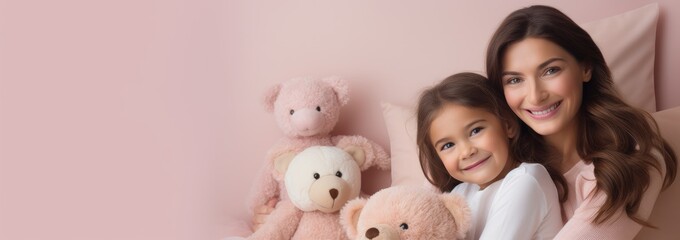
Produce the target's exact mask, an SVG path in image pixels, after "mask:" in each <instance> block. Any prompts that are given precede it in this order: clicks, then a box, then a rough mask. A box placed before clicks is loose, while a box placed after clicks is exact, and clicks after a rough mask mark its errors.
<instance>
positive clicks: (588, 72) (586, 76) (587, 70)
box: [581, 63, 593, 82]
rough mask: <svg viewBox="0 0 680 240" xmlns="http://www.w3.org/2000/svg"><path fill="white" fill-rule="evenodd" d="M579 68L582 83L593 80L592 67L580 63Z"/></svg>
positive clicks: (588, 64)
mask: <svg viewBox="0 0 680 240" xmlns="http://www.w3.org/2000/svg"><path fill="white" fill-rule="evenodd" d="M581 66H582V67H583V82H590V79H591V78H593V65H592V64H590V63H582V64H581Z"/></svg>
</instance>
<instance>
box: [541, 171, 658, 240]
mask: <svg viewBox="0 0 680 240" xmlns="http://www.w3.org/2000/svg"><path fill="white" fill-rule="evenodd" d="M660 164H661V165H660V166H661V169H662V170H663V171H662V173H661V174H659V171H657V170H656V169H655V168H652V169H651V171H650V177H651V181H650V185H649V188H647V191H646V192H645V193H644V196H643V198H642V202H641V203H640V209H639V211H638V216H640V217H641V218H642V219H648V218H649V215H650V214H651V213H652V209H653V207H654V203H655V202H656V198H657V197H658V196H659V192H660V191H661V184H662V180H663V176H664V175H665V174H666V171H665V169H666V166H665V163H664V161H660ZM593 170H594V166H593V165H592V164H586V163H585V162H583V161H579V162H578V163H577V164H576V165H575V166H574V167H572V168H571V169H570V170H569V171H567V172H566V173H564V178H565V179H566V180H567V184H568V185H569V196H568V199H567V201H566V202H565V203H564V204H562V207H563V210H564V212H565V214H566V216H563V217H566V219H565V225H564V227H563V228H562V230H560V232H559V233H558V234H557V236H555V238H554V239H616V240H621V239H633V238H634V237H635V236H636V235H637V234H638V232H640V230H641V229H642V226H641V225H640V224H638V223H636V222H634V221H633V220H632V219H630V218H629V217H628V216H627V215H626V214H625V212H624V211H623V210H620V211H619V212H618V213H617V214H616V215H614V216H613V217H611V218H610V219H608V220H607V221H605V222H604V223H602V224H599V225H595V224H593V223H592V219H593V218H594V217H595V214H597V210H598V209H600V206H602V204H603V203H604V200H605V197H606V195H605V194H604V193H598V194H594V193H593V194H591V192H592V191H593V189H594V188H595V184H596V181H595V175H594V172H593ZM651 224H652V225H654V223H651Z"/></svg>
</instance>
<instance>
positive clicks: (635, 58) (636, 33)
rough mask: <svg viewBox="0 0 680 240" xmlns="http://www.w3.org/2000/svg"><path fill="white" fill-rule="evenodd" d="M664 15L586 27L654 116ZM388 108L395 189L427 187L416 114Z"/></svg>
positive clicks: (655, 10)
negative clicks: (659, 20)
mask: <svg viewBox="0 0 680 240" xmlns="http://www.w3.org/2000/svg"><path fill="white" fill-rule="evenodd" d="M658 16H659V6H658V4H656V3H654V4H649V5H646V6H644V7H641V8H638V9H635V10H632V11H629V12H626V13H622V14H619V15H616V16H612V17H608V18H605V19H602V20H598V21H594V22H590V23H587V24H583V25H582V26H583V28H584V29H585V30H586V31H588V33H589V34H590V35H591V36H592V37H593V39H594V40H595V42H596V43H597V44H598V46H599V47H600V49H601V50H602V52H603V54H604V57H605V60H606V61H607V64H608V65H609V67H610V68H611V71H612V75H613V77H614V83H615V85H616V86H617V87H618V89H619V92H620V93H621V95H622V96H623V97H624V99H625V100H626V101H627V102H628V103H629V104H631V105H633V106H637V107H640V108H642V109H644V110H646V111H648V112H655V111H656V100H655V94H654V46H655V45H654V43H655V41H656V22H657V18H658ZM480 54H483V53H480ZM460 57H464V56H460ZM452 69H456V67H455V66H454V67H452ZM479 69H483V68H481V67H480V68H479ZM451 74H453V73H451ZM382 107H383V117H384V120H385V125H386V126H387V132H388V134H389V139H390V149H391V157H392V185H393V186H396V185H404V184H422V183H423V181H426V179H425V177H424V176H423V172H422V170H421V168H420V163H419V161H418V152H417V147H416V144H415V139H416V121H417V120H416V118H415V113H414V111H413V110H412V109H411V108H405V107H400V106H396V105H393V104H390V103H383V104H382Z"/></svg>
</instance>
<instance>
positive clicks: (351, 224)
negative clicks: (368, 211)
mask: <svg viewBox="0 0 680 240" xmlns="http://www.w3.org/2000/svg"><path fill="white" fill-rule="evenodd" d="M366 202H368V200H367V199H365V198H356V199H354V200H351V201H349V202H347V203H346V204H345V206H344V207H342V210H340V223H341V224H342V226H343V227H344V228H345V233H347V236H348V237H349V238H350V239H356V237H357V227H358V226H359V216H361V211H362V210H363V209H364V206H366Z"/></svg>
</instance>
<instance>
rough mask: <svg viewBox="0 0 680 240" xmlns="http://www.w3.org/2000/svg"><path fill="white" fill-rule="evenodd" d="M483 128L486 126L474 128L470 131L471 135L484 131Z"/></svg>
mask: <svg viewBox="0 0 680 240" xmlns="http://www.w3.org/2000/svg"><path fill="white" fill-rule="evenodd" d="M482 129H484V128H481V127H476V128H473V129H472V131H471V132H470V136H474V135H477V134H478V133H479V132H481V131H482Z"/></svg>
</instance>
